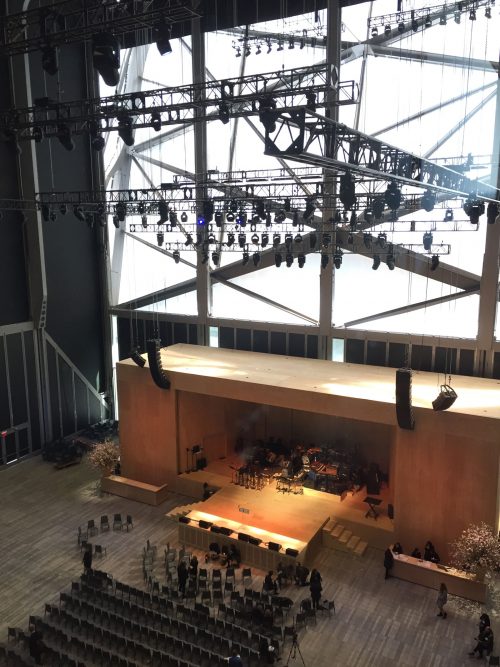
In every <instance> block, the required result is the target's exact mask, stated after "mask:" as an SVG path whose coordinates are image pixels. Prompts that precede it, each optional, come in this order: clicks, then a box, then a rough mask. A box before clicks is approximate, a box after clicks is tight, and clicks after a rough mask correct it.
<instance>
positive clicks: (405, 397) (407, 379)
mask: <svg viewBox="0 0 500 667" xmlns="http://www.w3.org/2000/svg"><path fill="white" fill-rule="evenodd" d="M411 375H412V371H411V368H398V370H397V371H396V416H397V419H398V424H399V427H400V428H405V429H407V430H409V431H412V430H413V429H414V428H415V420H414V418H413V409H412V406H411Z"/></svg>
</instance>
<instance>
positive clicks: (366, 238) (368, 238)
mask: <svg viewBox="0 0 500 667" xmlns="http://www.w3.org/2000/svg"><path fill="white" fill-rule="evenodd" d="M363 244H364V246H365V248H367V249H368V250H370V248H371V247H372V235H371V234H367V233H365V234H363Z"/></svg>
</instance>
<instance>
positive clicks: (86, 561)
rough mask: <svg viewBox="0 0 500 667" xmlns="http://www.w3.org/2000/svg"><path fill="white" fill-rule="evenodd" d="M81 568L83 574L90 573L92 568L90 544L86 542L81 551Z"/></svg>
mask: <svg viewBox="0 0 500 667" xmlns="http://www.w3.org/2000/svg"><path fill="white" fill-rule="evenodd" d="M83 570H84V572H85V574H90V572H91V570H92V545H91V544H87V546H86V547H85V551H84V552H83Z"/></svg>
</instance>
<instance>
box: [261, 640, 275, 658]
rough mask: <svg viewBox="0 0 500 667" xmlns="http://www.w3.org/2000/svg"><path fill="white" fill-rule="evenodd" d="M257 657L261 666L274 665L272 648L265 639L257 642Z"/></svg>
mask: <svg viewBox="0 0 500 667" xmlns="http://www.w3.org/2000/svg"><path fill="white" fill-rule="evenodd" d="M259 657H260V660H261V664H263V665H274V658H275V653H274V646H273V645H272V644H270V643H269V641H268V639H267V637H262V636H261V638H260V642H259Z"/></svg>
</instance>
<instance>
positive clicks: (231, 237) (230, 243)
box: [226, 232, 234, 248]
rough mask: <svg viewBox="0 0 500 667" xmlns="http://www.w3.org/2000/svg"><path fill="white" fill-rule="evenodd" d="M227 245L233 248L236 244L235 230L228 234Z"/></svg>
mask: <svg viewBox="0 0 500 667" xmlns="http://www.w3.org/2000/svg"><path fill="white" fill-rule="evenodd" d="M226 245H227V247H228V248H231V247H232V246H233V245H234V234H233V232H229V234H228V235H227V241H226Z"/></svg>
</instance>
